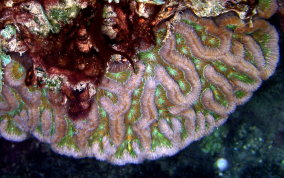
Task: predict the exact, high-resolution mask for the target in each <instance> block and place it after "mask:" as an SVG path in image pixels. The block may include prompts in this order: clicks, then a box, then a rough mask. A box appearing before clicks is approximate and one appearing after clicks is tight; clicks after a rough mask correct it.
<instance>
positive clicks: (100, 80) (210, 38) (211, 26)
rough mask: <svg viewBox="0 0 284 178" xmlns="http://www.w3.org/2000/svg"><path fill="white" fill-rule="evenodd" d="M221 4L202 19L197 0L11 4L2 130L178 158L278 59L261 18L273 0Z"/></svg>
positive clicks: (68, 146)
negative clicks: (176, 156)
mask: <svg viewBox="0 0 284 178" xmlns="http://www.w3.org/2000/svg"><path fill="white" fill-rule="evenodd" d="M13 2H14V3H13ZM211 2H213V1H211ZM214 2H216V3H218V7H219V6H222V9H223V10H222V11H220V12H216V11H213V12H211V11H212V9H211V10H210V13H209V14H208V12H207V15H206V16H209V17H210V18H203V15H202V14H198V13H196V8H197V7H199V6H196V5H202V3H200V2H199V1H189V0H188V1H182V2H180V3H177V2H175V1H145V2H144V1H143V2H140V1H129V2H128V1H122V2H116V1H114V2H112V1H109V2H107V1H102V2H100V1H98V2H93V1H87V0H78V1H73V0H69V1H66V2H65V3H64V5H62V4H61V3H59V1H57V0H54V1H50V0H47V1H42V2H41V3H39V2H35V1H11V0H5V1H3V2H2V3H0V14H1V18H0V25H1V26H0V27H1V31H0V35H1V36H0V50H1V51H0V59H1V81H2V82H0V84H1V85H0V87H1V88H0V89H1V96H0V98H1V103H0V113H1V117H0V135H1V136H2V137H4V138H6V139H8V140H13V141H22V140H24V139H26V138H27V137H28V135H33V136H34V137H36V138H38V139H39V140H41V141H43V142H46V143H49V144H50V145H51V147H52V149H53V150H54V151H56V152H58V153H60V154H64V155H69V156H73V157H77V158H80V157H96V158H98V159H101V160H108V161H109V162H111V163H114V164H125V163H138V162H141V161H143V160H144V159H157V158H159V157H161V156H165V155H173V154H175V153H176V152H178V151H179V150H181V149H182V148H184V147H185V146H187V145H189V144H190V143H191V142H192V141H195V140H198V139H200V138H202V137H204V136H206V135H208V134H209V133H211V132H212V130H213V129H214V128H216V127H218V126H220V125H221V124H222V123H224V122H225V121H226V119H227V118H228V115H229V114H230V113H232V112H233V111H234V110H235V108H236V106H237V105H240V104H243V103H244V102H246V101H247V100H248V99H249V98H250V96H251V95H252V93H253V92H254V91H255V90H256V89H257V88H258V87H259V86H260V84H261V82H262V80H265V79H267V78H269V77H270V76H271V75H272V74H273V72H274V70H275V68H276V64H277V61H278V56H279V51H278V34H277V32H276V30H275V29H274V27H273V26H271V25H270V24H269V23H268V22H266V21H265V20H264V19H262V18H269V17H270V16H271V15H272V14H273V13H274V12H275V10H276V8H277V6H276V2H275V1H269V2H270V3H268V4H266V5H267V6H264V5H263V3H265V2H266V1H261V0H260V1H259V3H258V4H257V3H255V2H254V1H222V4H220V3H219V2H221V1H217V0H216V1H214ZM252 2H254V3H252ZM194 3H196V4H195V5H194ZM203 3H209V1H203ZM224 3H225V4H224ZM228 4H230V6H228ZM215 5H216V4H215ZM239 5H243V6H245V7H248V8H249V9H248V10H247V11H245V14H246V15H245V16H246V17H249V18H251V22H250V23H251V24H250V25H249V24H248V23H247V22H246V21H244V20H243V19H245V18H243V19H241V18H240V17H241V16H240V17H239V16H236V15H235V14H234V12H239V11H238V9H237V10H236V7H237V8H239ZM4 6H5V7H10V8H8V10H7V8H6V9H4V8H3V7H4ZM195 7H196V8H195ZM213 7H215V6H213ZM266 7H271V8H266ZM213 9H214V8H213ZM232 9H234V10H232ZM271 9H272V10H271ZM191 10H192V11H193V12H192V11H191ZM230 11H233V12H230ZM200 12H201V11H200ZM251 12H253V13H251ZM194 13H196V14H194ZM220 14H221V15H220ZM239 15H240V14H239ZM199 16H201V17H199ZM215 16H217V17H215Z"/></svg>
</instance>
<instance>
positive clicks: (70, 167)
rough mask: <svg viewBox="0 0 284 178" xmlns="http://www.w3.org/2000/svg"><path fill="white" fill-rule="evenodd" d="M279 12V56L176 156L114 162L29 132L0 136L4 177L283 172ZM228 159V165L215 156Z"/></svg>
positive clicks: (0, 171) (283, 92)
mask: <svg viewBox="0 0 284 178" xmlns="http://www.w3.org/2000/svg"><path fill="white" fill-rule="evenodd" d="M279 20H280V17H279V16H277V15H275V16H273V17H272V19H271V23H273V24H274V25H275V26H276V28H277V30H278V31H279V33H280V49H281V50H280V55H281V56H280V62H279V65H278V67H277V70H276V73H275V74H274V75H273V76H272V77H271V78H270V79H269V80H267V81H265V82H264V83H263V85H262V86H261V88H260V89H259V90H258V91H256V92H255V94H254V95H253V97H252V98H251V100H250V101H249V102H247V103H246V104H245V105H242V106H239V107H238V108H237V110H236V111H235V112H234V113H233V114H232V115H231V116H230V117H229V120H228V122H226V123H225V124H224V125H223V126H222V127H220V128H218V129H216V130H215V131H214V133H213V134H211V135H210V136H209V137H206V138H204V139H202V140H200V141H198V142H195V143H192V144H191V145H190V146H189V147H187V148H186V149H184V150H182V151H180V152H179V153H178V154H177V155H175V156H172V157H165V158H162V159H159V160H155V161H145V162H143V164H138V165H126V166H113V165H111V164H109V163H107V162H104V161H98V160H96V159H94V158H86V159H73V158H70V157H66V156H61V155H59V154H56V153H54V152H53V151H51V149H50V147H49V145H47V144H44V143H40V142H38V141H37V140H35V139H34V138H30V139H28V140H26V141H24V142H21V143H15V142H10V141H7V140H4V139H3V138H1V139H0V177H33V178H34V177H116V178H117V177H134V176H135V178H138V177H158V176H159V177H194V178H198V177H202V178H203V177H242V178H243V177H257V178H262V177H265V178H266V177H273V178H277V177H279V178H280V177H284V61H283V58H284V56H283V54H284V35H283V33H281V32H280V29H279ZM219 158H225V159H226V160H227V161H228V162H229V166H228V168H227V169H226V170H224V171H220V170H218V168H217V167H216V164H215V163H216V160H218V159H219Z"/></svg>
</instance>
